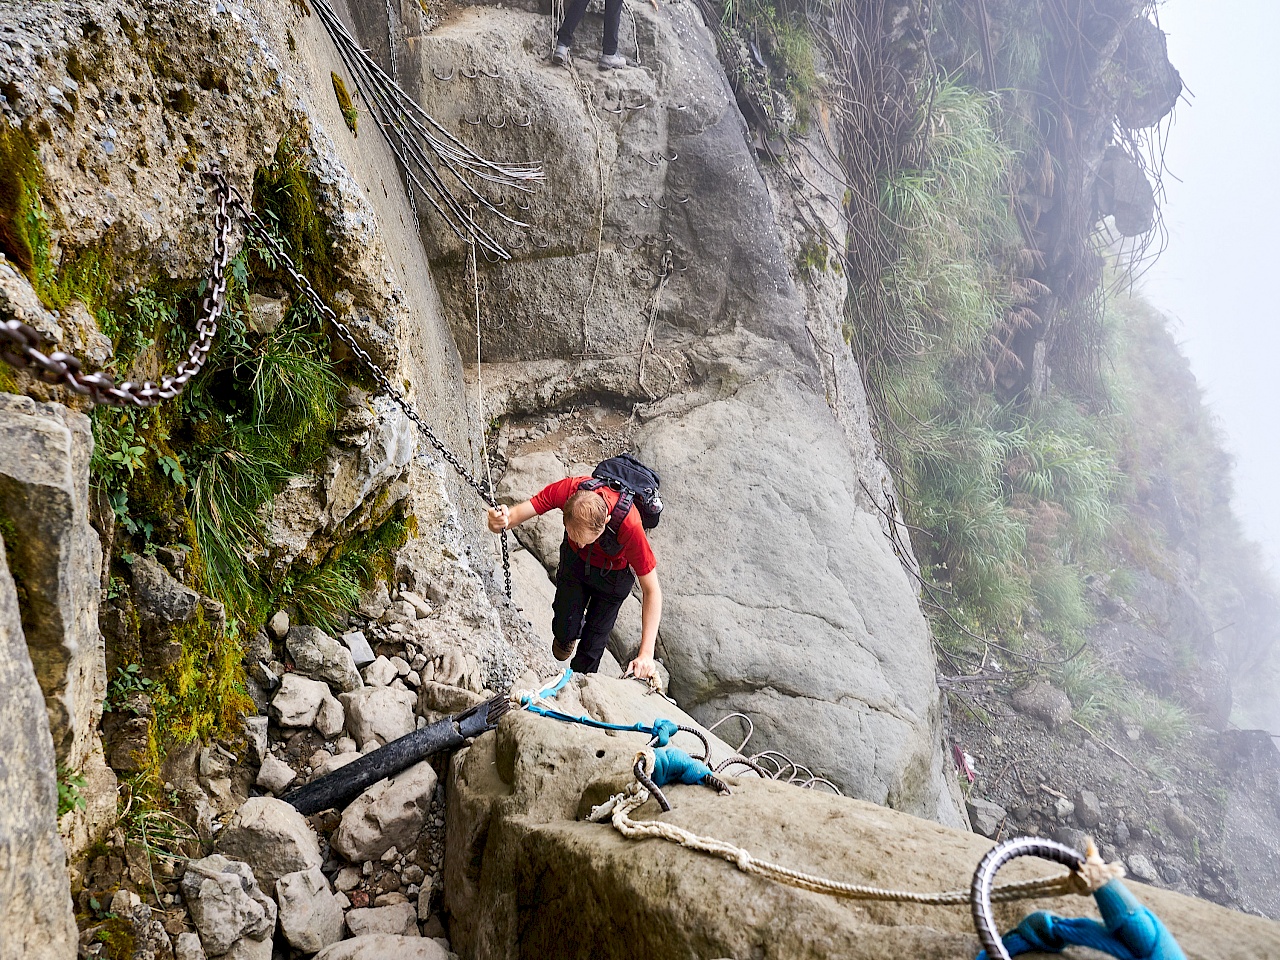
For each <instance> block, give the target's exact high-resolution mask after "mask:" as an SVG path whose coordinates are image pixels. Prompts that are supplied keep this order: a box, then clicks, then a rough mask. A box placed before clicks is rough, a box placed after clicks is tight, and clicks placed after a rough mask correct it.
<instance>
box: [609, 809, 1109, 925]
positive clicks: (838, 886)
mask: <svg viewBox="0 0 1280 960" xmlns="http://www.w3.org/2000/svg"><path fill="white" fill-rule="evenodd" d="M648 799H649V791H647V790H645V789H644V788H642V787H638V784H632V785H631V788H630V789H629V790H628V791H626V792H623V793H619V794H615V795H614V796H612V797H610V798H609V799H608V800H607V801H606V802H605V803H602V804H600V805H599V806H596V807H593V808H592V809H591V814H590V816H589V817H588V819H589V820H591V821H593V822H597V823H599V822H602V821H603V820H604V819H605V818H606V817H608V818H609V819H610V821H611V822H612V823H613V826H614V828H615V829H616V830H617V831H618V832H619V833H621V834H622V835H623V836H624V837H627V838H628V839H631V840H645V839H659V840H666V841H669V842H671V843H678V844H679V845H680V846H682V847H687V848H688V849H690V850H697V851H699V852H701V853H707V854H710V855H712V856H715V857H720V858H721V859H722V860H727V861H729V862H730V863H732V864H734V865H735V866H736V867H737V868H738V869H739V870H741V871H742V872H743V873H750V874H754V875H756V876H759V877H764V878H765V879H768V880H774V881H776V882H778V883H785V884H787V885H789V886H793V887H799V888H800V889H802V890H811V891H813V892H814V893H826V894H830V895H832V896H836V897H843V898H845V899H849V900H882V901H892V902H899V903H920V904H925V905H930V906H963V905H965V904H968V903H969V897H970V894H969V891H968V890H950V891H945V892H942V893H918V892H915V891H912V890H886V889H883V888H881V887H871V886H866V885H865V884H858V883H844V882H842V881H839V880H831V879H829V878H827V877H820V876H817V875H816V874H812V873H805V872H803V871H800V870H792V869H791V868H790V867H784V866H781V865H780V864H776V863H771V862H770V861H768V860H760V859H757V858H756V857H753V856H752V855H751V854H750V853H748V852H747V851H746V850H744V849H743V848H741V847H737V846H734V845H733V844H731V843H726V842H725V841H723V840H717V839H716V838H715V837H705V836H700V835H698V834H696V833H692V832H690V831H688V830H685V829H684V828H683V827H678V826H676V825H675V824H674V823H666V822H664V821H661V820H632V819H631V817H630V816H629V815H630V813H631V812H632V811H633V810H635V809H636V808H638V807H640V806H642V805H643V804H644V803H645V802H647V801H648ZM1122 876H1124V867H1123V866H1121V865H1120V864H1118V863H1104V862H1103V861H1102V858H1101V857H1100V856H1099V855H1098V851H1097V848H1096V847H1094V846H1093V845H1092V843H1090V844H1089V846H1088V857H1087V859H1086V861H1085V865H1084V867H1083V868H1082V869H1081V871H1080V872H1078V873H1077V872H1074V871H1072V872H1069V873H1065V874H1060V875H1058V876H1056V877H1043V878H1041V879H1037V880H1022V881H1017V882H1014V883H1003V884H999V885H997V886H995V887H993V888H992V891H991V899H992V900H993V901H996V902H1005V901H1010V900H1023V899H1027V898H1033V897H1046V896H1059V895H1063V894H1068V893H1074V894H1079V895H1081V896H1088V895H1090V894H1091V893H1093V891H1094V890H1096V889H1098V888H1099V887H1101V886H1102V885H1103V884H1105V883H1106V882H1107V881H1108V880H1111V879H1113V878H1118V877H1122Z"/></svg>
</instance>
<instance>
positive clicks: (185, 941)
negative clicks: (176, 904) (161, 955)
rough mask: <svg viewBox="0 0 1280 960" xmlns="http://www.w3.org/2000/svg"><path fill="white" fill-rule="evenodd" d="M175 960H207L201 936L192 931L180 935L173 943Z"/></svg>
mask: <svg viewBox="0 0 1280 960" xmlns="http://www.w3.org/2000/svg"><path fill="white" fill-rule="evenodd" d="M173 960H205V953H204V947H202V946H201V945H200V934H198V933H192V932H191V931H190V930H187V931H184V932H183V933H180V934H178V935H177V937H175V938H174V941H173Z"/></svg>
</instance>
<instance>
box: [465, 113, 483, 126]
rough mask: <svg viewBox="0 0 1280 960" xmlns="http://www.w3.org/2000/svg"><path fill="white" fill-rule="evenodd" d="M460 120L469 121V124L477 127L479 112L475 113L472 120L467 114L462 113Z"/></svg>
mask: <svg viewBox="0 0 1280 960" xmlns="http://www.w3.org/2000/svg"><path fill="white" fill-rule="evenodd" d="M462 122H463V123H469V124H471V126H473V127H478V126H480V114H478V113H477V114H476V118H475V119H474V120H472V119H471V118H470V117H468V116H467V115H466V114H465V113H464V114H463V115H462Z"/></svg>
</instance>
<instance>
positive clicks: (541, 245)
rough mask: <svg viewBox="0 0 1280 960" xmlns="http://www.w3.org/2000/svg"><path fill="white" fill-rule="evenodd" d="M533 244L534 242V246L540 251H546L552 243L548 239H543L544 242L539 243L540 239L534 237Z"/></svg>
mask: <svg viewBox="0 0 1280 960" xmlns="http://www.w3.org/2000/svg"><path fill="white" fill-rule="evenodd" d="M531 242H532V243H533V245H534V246H535V247H537V248H538V249H539V250H545V249H547V247H549V246H551V241H550V240H548V239H547V238H546V237H543V238H542V242H541V243H539V242H538V238H537V237H534V238H533V240H532V241H531Z"/></svg>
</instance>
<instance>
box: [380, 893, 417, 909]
mask: <svg viewBox="0 0 1280 960" xmlns="http://www.w3.org/2000/svg"><path fill="white" fill-rule="evenodd" d="M408 902H409V898H408V897H406V896H405V895H404V894H403V893H401V892H400V891H399V890H393V891H391V892H390V893H384V894H381V895H380V896H378V898H377V899H375V900H374V901H373V905H374V906H375V907H394V906H397V905H399V904H401V903H408Z"/></svg>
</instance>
